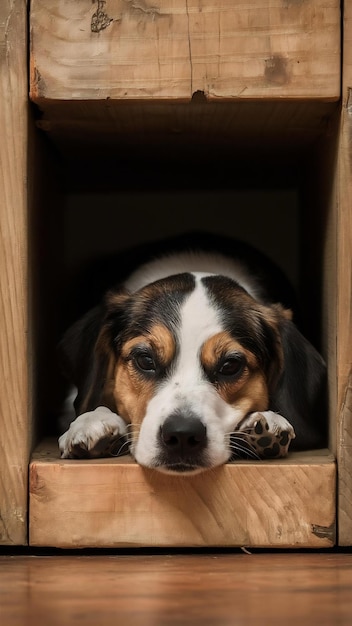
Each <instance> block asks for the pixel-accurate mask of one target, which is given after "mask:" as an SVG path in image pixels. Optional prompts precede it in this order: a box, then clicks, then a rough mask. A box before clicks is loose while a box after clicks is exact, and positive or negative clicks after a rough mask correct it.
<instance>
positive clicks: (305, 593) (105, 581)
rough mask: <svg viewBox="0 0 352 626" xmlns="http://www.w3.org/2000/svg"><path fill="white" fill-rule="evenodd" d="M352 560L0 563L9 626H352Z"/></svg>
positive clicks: (268, 557) (222, 557) (190, 557)
mask: <svg viewBox="0 0 352 626" xmlns="http://www.w3.org/2000/svg"><path fill="white" fill-rule="evenodd" d="M351 587H352V555H351V554H331V552H330V551H328V552H327V553H326V554H309V553H308V554H307V553H306V554H302V553H299V554H296V553H290V554H275V553H274V554H273V553H271V554H236V553H234V554H231V553H230V554H219V553H216V552H215V553H208V554H207V553H205V554H149V555H143V554H134V555H133V554H127V555H123V554H121V553H117V554H116V553H111V552H110V553H109V554H108V555H105V556H104V555H101V554H99V553H98V554H93V555H90V556H87V555H83V556H82V555H78V554H75V555H74V556H67V555H59V556H56V557H55V556H51V557H50V556H49V557H48V556H30V557H24V556H16V557H10V558H9V557H0V588H1V592H2V595H1V617H2V621H3V623H4V624H6V626H19V625H21V624H26V626H38V625H39V624H48V623H50V624H51V625H52V626H62V625H63V624H65V626H76V625H77V624H80V623H82V624H83V623H84V624H85V626H97V624H99V626H111V624H114V623H116V624H119V625H121V626H127V625H128V624H130V625H131V626H181V625H182V626H214V625H215V624H217V625H219V626H234V625H236V626H237V625H238V626H242V625H244V624H245V625H246V626H264V625H265V626H269V625H270V626H282V624H285V625H287V626H297V624H300V626H332V625H338V626H350V624H351V615H352V597H351Z"/></svg>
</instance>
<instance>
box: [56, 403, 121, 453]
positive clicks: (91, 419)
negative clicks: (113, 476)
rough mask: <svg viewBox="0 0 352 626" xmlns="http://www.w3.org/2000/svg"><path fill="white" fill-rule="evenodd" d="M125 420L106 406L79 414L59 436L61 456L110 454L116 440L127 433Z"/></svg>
mask: <svg viewBox="0 0 352 626" xmlns="http://www.w3.org/2000/svg"><path fill="white" fill-rule="evenodd" d="M126 431H127V425H126V423H125V422H124V420H123V419H122V418H121V417H120V416H119V415H117V414H116V413H113V412H112V411H110V409H108V408H107V407H105V406H98V407H97V408H96V409H95V410H94V411H88V412H87V413H82V415H79V416H78V417H77V418H76V419H75V420H74V421H73V422H72V423H71V424H70V427H69V429H68V430H67V431H66V432H65V433H64V434H63V435H61V437H60V438H59V449H60V452H61V458H63V459H74V458H82V457H93V458H94V457H100V456H109V455H110V454H111V448H112V446H113V445H114V444H116V441H117V440H118V439H119V438H120V437H123V435H125V434H126Z"/></svg>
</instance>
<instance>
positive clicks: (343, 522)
mask: <svg viewBox="0 0 352 626" xmlns="http://www.w3.org/2000/svg"><path fill="white" fill-rule="evenodd" d="M351 138H352V5H351V3H350V2H345V3H344V56H343V101H342V116H341V129H340V150H339V195H340V197H339V204H338V233H337V236H338V245H337V250H338V257H337V263H338V268H337V269H338V274H337V283H338V285H339V289H338V300H337V330H336V336H337V350H338V365H337V380H338V399H337V415H338V431H337V438H338V464H339V487H338V503H339V507H338V511H339V512H338V514H339V544H340V545H352V351H351V346H352V264H351V258H352V165H351V163H352V139H351Z"/></svg>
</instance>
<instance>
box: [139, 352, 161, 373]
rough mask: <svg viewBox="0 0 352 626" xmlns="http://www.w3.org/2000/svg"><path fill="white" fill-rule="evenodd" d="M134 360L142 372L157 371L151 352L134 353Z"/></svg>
mask: <svg viewBox="0 0 352 626" xmlns="http://www.w3.org/2000/svg"><path fill="white" fill-rule="evenodd" d="M134 362H135V364H136V365H137V367H138V369H140V370H142V372H150V373H152V372H155V370H156V366H155V361H154V359H153V357H151V356H150V354H146V353H142V352H141V353H140V354H135V355H134Z"/></svg>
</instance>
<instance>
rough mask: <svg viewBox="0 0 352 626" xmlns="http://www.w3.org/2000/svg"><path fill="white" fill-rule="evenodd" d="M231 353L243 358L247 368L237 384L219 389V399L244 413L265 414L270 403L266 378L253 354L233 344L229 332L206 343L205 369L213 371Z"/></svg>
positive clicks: (233, 341)
mask: <svg viewBox="0 0 352 626" xmlns="http://www.w3.org/2000/svg"><path fill="white" fill-rule="evenodd" d="M231 352H232V353H233V352H241V353H242V354H244V355H245V357H246V360H247V364H248V365H247V367H245V369H244V370H243V373H242V374H241V376H240V377H239V378H238V379H237V380H235V381H233V382H229V383H226V382H224V383H221V384H218V385H217V390H218V393H219V395H220V396H221V397H222V398H223V399H224V400H225V402H227V403H228V404H230V405H235V406H236V408H238V407H242V409H243V411H244V412H245V413H247V412H249V411H264V410H266V409H267V408H268V401H269V391H268V385H267V381H266V377H265V375H264V373H263V372H262V371H261V370H260V369H259V365H258V363H257V359H256V358H255V356H254V354H252V352H250V351H249V350H246V349H245V348H244V347H243V346H242V345H241V344H240V343H239V342H238V341H236V340H234V339H233V338H232V337H231V335H230V334H229V333H228V332H226V331H224V332H221V333H218V334H217V335H214V337H211V339H209V340H208V341H206V342H205V344H204V346H203V348H202V353H201V360H202V363H203V365H204V366H205V367H206V368H207V369H208V370H210V371H211V370H212V369H214V368H215V366H216V364H217V362H218V361H219V359H220V358H221V357H222V356H224V355H226V354H229V353H231Z"/></svg>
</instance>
